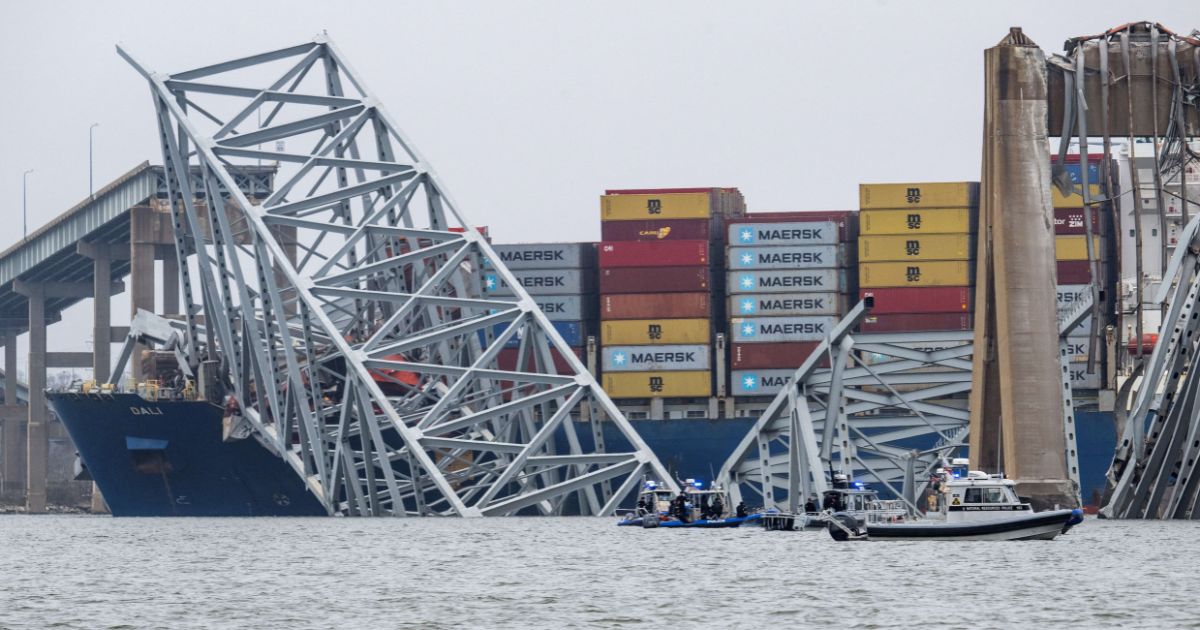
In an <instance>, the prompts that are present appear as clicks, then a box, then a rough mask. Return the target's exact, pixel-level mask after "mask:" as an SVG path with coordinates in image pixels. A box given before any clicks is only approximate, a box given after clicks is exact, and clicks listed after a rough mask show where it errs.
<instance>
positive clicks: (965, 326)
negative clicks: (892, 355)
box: [859, 313, 974, 333]
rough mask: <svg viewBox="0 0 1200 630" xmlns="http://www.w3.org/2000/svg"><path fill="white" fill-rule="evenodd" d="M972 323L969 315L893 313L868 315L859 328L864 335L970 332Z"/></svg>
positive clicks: (972, 318)
mask: <svg viewBox="0 0 1200 630" xmlns="http://www.w3.org/2000/svg"><path fill="white" fill-rule="evenodd" d="M973 321H974V316H973V315H972V314H971V313H893V314H890V315H868V316H867V317H866V319H864V320H863V322H862V324H861V325H860V326H859V328H860V329H861V330H862V332H864V333H872V332H881V333H882V332H889V333H890V332H918V331H929V330H971V325H972V323H973Z"/></svg>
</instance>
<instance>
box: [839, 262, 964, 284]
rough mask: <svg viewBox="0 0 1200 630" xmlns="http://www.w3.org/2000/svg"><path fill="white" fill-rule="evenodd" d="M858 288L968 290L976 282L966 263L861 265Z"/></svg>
mask: <svg viewBox="0 0 1200 630" xmlns="http://www.w3.org/2000/svg"><path fill="white" fill-rule="evenodd" d="M858 273H859V285H860V286H862V287H863V288H880V289H882V288H885V287H965V286H968V285H970V284H972V283H974V282H975V265H974V264H972V263H971V262H970V261H966V260H948V261H934V262H923V261H913V262H876V263H859V265H858Z"/></svg>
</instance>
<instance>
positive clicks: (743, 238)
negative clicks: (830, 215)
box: [729, 221, 841, 246]
mask: <svg viewBox="0 0 1200 630" xmlns="http://www.w3.org/2000/svg"><path fill="white" fill-rule="evenodd" d="M840 241H841V233H840V232H839V230H838V225H837V223H834V222H833V221H797V222H795V223H751V222H739V223H730V224H729V245H730V246H734V245H836V244H838V242H840Z"/></svg>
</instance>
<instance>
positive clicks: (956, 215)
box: [858, 208, 975, 234]
mask: <svg viewBox="0 0 1200 630" xmlns="http://www.w3.org/2000/svg"><path fill="white" fill-rule="evenodd" d="M974 213H975V210H973V209H971V208H923V209H922V208H914V209H912V210H863V211H862V212H859V213H858V232H859V234H968V233H970V232H972V231H973V230H972V227H973V221H972V220H971V218H972V216H973V215H974Z"/></svg>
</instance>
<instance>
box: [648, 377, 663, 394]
mask: <svg viewBox="0 0 1200 630" xmlns="http://www.w3.org/2000/svg"><path fill="white" fill-rule="evenodd" d="M649 386H650V391H651V392H652V393H655V394H658V393H661V392H662V390H663V379H662V377H661V376H651V377H650V383H649Z"/></svg>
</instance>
